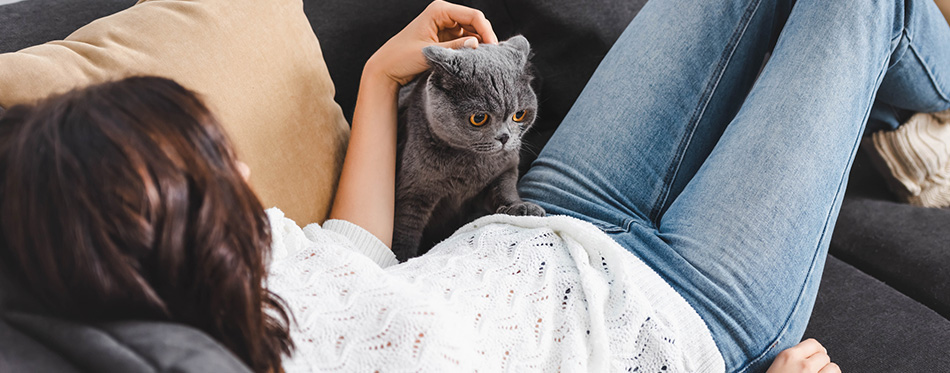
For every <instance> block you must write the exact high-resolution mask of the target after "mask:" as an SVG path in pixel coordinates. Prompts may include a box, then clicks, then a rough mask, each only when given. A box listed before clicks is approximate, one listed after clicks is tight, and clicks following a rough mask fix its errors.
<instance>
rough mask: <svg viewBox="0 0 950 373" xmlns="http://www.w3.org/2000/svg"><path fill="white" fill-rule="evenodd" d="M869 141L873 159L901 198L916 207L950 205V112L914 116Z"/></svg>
mask: <svg viewBox="0 0 950 373" xmlns="http://www.w3.org/2000/svg"><path fill="white" fill-rule="evenodd" d="M870 141H871V142H872V144H871V145H873V150H872V151H871V152H870V154H871V159H872V160H874V163H875V166H876V167H877V168H878V170H879V171H880V172H881V173H882V174H883V175H884V177H885V179H886V180H887V181H888V186H889V187H890V188H891V190H892V191H894V192H895V193H896V194H897V195H898V197H900V198H901V199H902V200H904V201H905V202H908V203H910V204H912V205H915V206H923V207H947V206H950V110H948V111H943V112H940V113H919V114H915V115H914V116H913V117H911V118H910V119H909V120H908V121H907V122H906V123H904V124H903V125H902V126H900V127H899V128H897V129H896V130H894V131H879V132H875V133H874V134H873V135H871V140H870Z"/></svg>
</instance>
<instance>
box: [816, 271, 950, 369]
mask: <svg viewBox="0 0 950 373" xmlns="http://www.w3.org/2000/svg"><path fill="white" fill-rule="evenodd" d="M805 338H815V339H817V340H818V341H819V342H821V343H822V344H823V345H824V346H825V347H827V348H828V354H829V355H830V356H831V360H832V361H834V362H836V363H837V364H838V365H840V366H841V370H842V371H844V372H943V371H946V369H947V367H950V354H947V351H950V321H948V320H947V319H945V318H943V317H941V316H940V315H938V314H937V313H936V312H934V311H933V310H931V309H929V308H927V307H926V306H924V305H922V304H920V303H918V302H916V301H914V300H913V299H910V298H908V297H907V296H905V295H903V294H901V293H900V292H898V291H896V290H895V289H894V288H891V287H890V286H887V285H886V284H884V283H882V282H880V281H878V280H876V279H874V278H872V277H871V276H868V275H867V274H865V273H863V272H861V271H859V270H858V269H856V268H854V267H852V266H850V265H848V264H847V263H844V262H842V261H841V260H839V259H837V258H835V257H833V256H829V257H828V260H827V261H826V263H825V271H824V274H823V275H822V279H821V286H820V288H819V290H818V298H817V300H816V301H815V308H814V312H813V313H812V318H811V321H810V322H809V324H808V328H807V329H806V330H805Z"/></svg>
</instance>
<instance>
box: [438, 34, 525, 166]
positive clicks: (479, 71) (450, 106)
mask: <svg viewBox="0 0 950 373" xmlns="http://www.w3.org/2000/svg"><path fill="white" fill-rule="evenodd" d="M422 52H423V54H424V55H425V57H426V59H427V60H428V62H429V65H430V66H431V67H432V73H431V74H430V75H429V78H428V80H427V82H426V87H425V89H426V95H427V98H428V99H427V100H426V102H427V103H426V115H427V116H428V122H429V127H430V129H431V132H432V133H433V134H434V135H435V136H437V137H438V138H439V139H441V140H442V141H444V142H446V143H448V144H449V145H451V146H452V147H455V148H461V149H468V150H472V151H475V152H479V153H495V152H500V151H515V152H517V151H518V149H519V148H520V147H521V136H522V134H524V132H525V131H527V130H528V128H529V127H531V124H533V123H534V119H535V116H536V115H537V112H538V99H537V96H535V93H534V90H533V89H532V88H531V80H532V75H531V72H530V67H529V65H528V57H529V55H530V52H531V47H530V46H529V45H528V40H527V39H525V38H524V37H523V36H520V35H519V36H515V37H512V38H510V39H508V40H506V41H503V42H500V43H498V44H497V45H492V44H481V45H479V46H478V48H477V49H469V48H463V49H447V48H442V47H437V46H430V47H426V48H425V49H423V50H422Z"/></svg>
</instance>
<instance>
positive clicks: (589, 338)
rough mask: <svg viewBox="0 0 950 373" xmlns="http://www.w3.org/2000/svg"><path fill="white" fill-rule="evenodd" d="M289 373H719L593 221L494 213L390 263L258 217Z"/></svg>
mask: <svg viewBox="0 0 950 373" xmlns="http://www.w3.org/2000/svg"><path fill="white" fill-rule="evenodd" d="M268 215H269V217H270V221H271V227H272V229H273V236H274V244H273V245H274V249H273V253H272V258H271V261H270V264H269V272H270V277H269V279H268V283H267V286H268V288H269V289H270V290H272V291H274V292H275V293H277V294H278V295H280V296H281V297H282V298H283V299H284V300H285V301H286V302H287V303H288V304H289V310H290V311H291V313H292V314H293V315H294V317H295V319H296V321H295V322H294V323H293V325H292V329H291V336H292V338H293V341H294V343H295V344H296V346H297V350H296V352H295V353H294V355H293V356H291V357H286V358H285V359H284V369H285V370H286V371H287V372H309V371H324V372H343V371H345V372H374V371H378V372H401V371H428V372H464V371H479V372H497V371H511V372H524V371H552V372H553V371H591V372H607V371H623V372H722V371H723V370H724V364H723V360H722V356H721V355H720V354H719V352H718V350H717V349H716V345H715V343H714V342H713V340H712V337H711V336H710V334H709V331H708V329H707V328H706V325H705V324H704V323H703V321H702V319H701V318H700V317H699V316H698V315H697V314H696V312H695V311H694V310H693V309H692V308H691V307H690V306H689V305H688V304H687V303H686V301H685V300H684V299H683V298H682V297H680V296H679V294H677V293H676V291H674V290H673V289H672V288H671V287H670V286H669V285H668V284H667V283H666V282H664V281H663V279H662V278H660V277H659V276H658V275H657V274H656V272H654V271H653V270H652V269H650V268H649V267H647V266H646V265H645V264H643V262H641V261H640V260H639V259H637V258H636V257H635V256H634V255H632V254H630V253H629V252H627V251H626V250H624V249H623V248H621V247H620V246H619V245H618V244H617V243H616V242H614V241H613V240H612V239H610V237H609V236H607V235H605V234H604V233H602V232H601V231H600V230H598V229H597V228H595V227H594V226H593V225H591V224H589V223H586V222H583V221H580V220H577V219H573V218H569V217H564V216H552V217H545V218H537V217H512V216H505V215H493V216H488V217H484V218H482V219H479V220H477V221H475V222H473V223H471V224H469V225H467V226H465V227H463V228H462V229H460V230H459V231H458V232H456V233H455V234H454V235H453V236H452V237H451V238H449V239H448V240H446V241H444V242H442V243H440V244H439V245H437V246H436V247H435V248H433V249H432V250H431V251H429V252H428V253H427V254H425V255H423V256H421V257H419V258H416V259H412V260H409V261H408V262H405V263H401V264H399V263H398V262H397V261H396V258H395V257H394V256H393V255H392V252H391V251H389V249H388V248H387V247H386V246H385V245H383V244H382V242H380V241H379V240H378V239H376V238H375V237H374V236H373V235H372V234H370V233H369V232H366V231H365V230H363V229H361V228H360V227H358V226H356V225H354V224H352V223H348V222H345V221H341V220H330V221H327V222H326V223H324V225H323V227H322V228H321V227H320V226H318V225H316V224H311V225H308V226H307V227H305V228H303V229H300V228H299V227H298V226H297V225H296V223H294V222H293V221H292V220H290V219H287V218H285V217H284V215H283V213H282V212H280V210H277V209H270V210H268Z"/></svg>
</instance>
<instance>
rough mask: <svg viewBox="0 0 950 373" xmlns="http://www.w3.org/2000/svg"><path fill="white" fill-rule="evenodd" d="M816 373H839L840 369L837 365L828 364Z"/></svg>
mask: <svg viewBox="0 0 950 373" xmlns="http://www.w3.org/2000/svg"><path fill="white" fill-rule="evenodd" d="M818 373H841V367H839V366H838V364H835V363H830V364H828V365H825V367H824V368H821V370H819V371H818Z"/></svg>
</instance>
